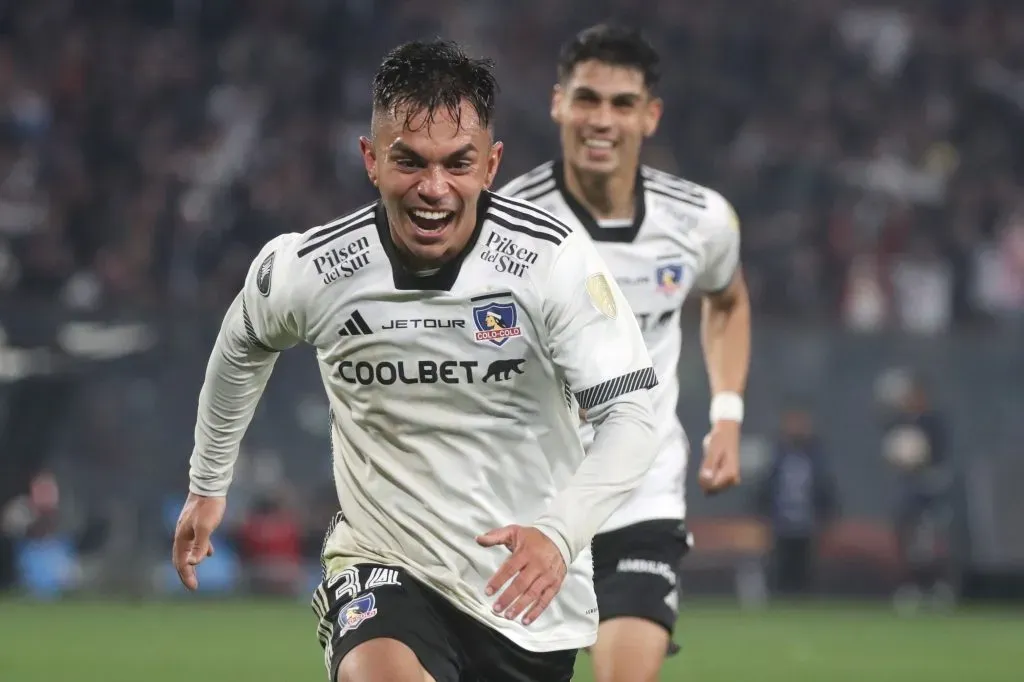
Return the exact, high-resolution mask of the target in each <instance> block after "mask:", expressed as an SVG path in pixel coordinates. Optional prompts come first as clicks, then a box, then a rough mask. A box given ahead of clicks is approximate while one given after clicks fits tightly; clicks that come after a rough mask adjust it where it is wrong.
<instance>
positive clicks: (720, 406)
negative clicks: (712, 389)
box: [710, 391, 743, 424]
mask: <svg viewBox="0 0 1024 682" xmlns="http://www.w3.org/2000/svg"><path fill="white" fill-rule="evenodd" d="M710 417H711V423H712V424H714V423H715V422H721V421H729V422H738V423H741V424H742V423H743V396H741V395H740V394H739V393H734V392H733V391H722V392H721V393H716V394H715V396H714V397H713V398H712V399H711V413H710Z"/></svg>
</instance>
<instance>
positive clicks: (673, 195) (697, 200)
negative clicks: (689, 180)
mask: <svg viewBox="0 0 1024 682" xmlns="http://www.w3.org/2000/svg"><path fill="white" fill-rule="evenodd" d="M644 189H645V190H647V191H648V192H650V193H651V194H657V195H658V196H661V197H665V198H666V199H672V200H673V201H675V202H678V203H681V204H686V205H687V206H694V207H696V208H707V207H708V204H707V202H706V201H704V197H703V196H691V195H687V194H684V193H683V192H680V191H679V190H674V189H671V188H669V187H666V186H665V185H662V184H660V183H655V182H654V181H652V180H647V181H646V182H644Z"/></svg>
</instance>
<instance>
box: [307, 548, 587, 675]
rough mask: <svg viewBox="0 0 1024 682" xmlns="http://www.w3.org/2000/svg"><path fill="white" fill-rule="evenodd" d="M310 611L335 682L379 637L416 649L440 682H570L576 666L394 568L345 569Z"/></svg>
mask: <svg viewBox="0 0 1024 682" xmlns="http://www.w3.org/2000/svg"><path fill="white" fill-rule="evenodd" d="M313 611H314V612H315V613H316V614H317V616H318V617H319V618H320V624H319V628H318V630H317V637H318V639H319V640H320V645H321V646H322V647H323V648H324V663H325V665H326V666H327V672H328V675H329V676H330V681H331V682H335V680H337V676H338V666H339V665H341V660H342V659H343V658H344V657H345V655H346V654H347V653H348V652H350V651H351V650H352V649H353V648H355V647H356V646H357V645H359V644H362V643H363V642H366V641H369V640H371V639H376V638H378V637H387V638H390V639H397V640H398V641H400V642H402V643H403V644H405V645H406V646H408V647H409V648H410V649H412V650H413V652H414V653H415V654H416V656H417V658H419V660H420V664H421V665H422V666H423V667H424V668H425V669H426V670H427V672H428V673H430V675H431V676H432V677H433V678H434V679H435V680H437V682H468V681H470V680H487V681H488V682H568V680H570V679H572V673H573V668H574V666H575V662H576V650H575V649H572V650H566V651H552V652H545V653H537V652H533V651H527V650H526V649H523V648H521V647H519V646H517V645H516V644H514V643H512V642H511V641H510V640H509V639H507V638H506V637H505V636H503V635H501V634H499V633H498V632H496V631H494V630H492V629H491V628H489V627H487V626H486V625H484V624H483V623H480V622H479V621H477V620H475V619H474V618H472V617H471V616H469V615H467V614H465V613H463V612H462V611H460V610H458V609H457V608H456V607H455V606H453V605H452V604H450V603H449V602H448V601H447V600H446V599H445V598H444V597H442V596H440V595H439V594H438V593H436V592H435V591H434V590H432V589H431V588H429V587H427V586H425V585H423V584H422V583H420V582H419V581H417V580H415V579H414V578H412V577H411V576H410V575H409V574H408V573H406V572H405V571H404V570H403V569H401V568H399V567H396V566H380V565H376V564H359V565H356V566H352V567H350V568H347V569H345V570H344V571H342V572H341V573H340V574H338V575H336V576H334V577H333V578H331V579H329V580H328V581H325V582H324V583H323V584H321V585H320V586H319V587H318V588H317V589H316V592H315V593H314V594H313Z"/></svg>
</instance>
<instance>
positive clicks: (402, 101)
mask: <svg viewBox="0 0 1024 682" xmlns="http://www.w3.org/2000/svg"><path fill="white" fill-rule="evenodd" d="M493 69H494V61H493V60H490V59H474V58H472V57H470V56H468V55H467V54H466V53H465V52H464V51H463V49H462V48H461V47H459V45H458V44H457V43H454V42H452V41H450V40H440V39H438V40H432V41H414V42H410V43H405V44H404V45H399V46H398V47H396V48H395V49H393V50H391V52H389V53H388V54H387V56H386V57H384V61H383V62H381V65H380V68H378V69H377V73H376V74H375V75H374V77H373V108H374V111H375V112H387V113H389V114H392V115H394V114H396V113H397V112H398V111H400V110H403V109H404V110H405V124H406V125H408V124H409V121H410V119H411V118H412V117H413V116H415V115H416V114H419V113H422V112H424V111H425V112H427V114H428V117H427V123H429V122H431V121H433V120H434V116H435V115H436V114H437V113H438V112H439V111H446V112H448V113H449V114H451V116H452V118H454V119H455V121H456V122H457V123H461V121H460V119H461V116H460V114H461V111H462V102H463V101H466V102H468V103H469V105H470V106H471V107H473V110H474V111H475V112H476V115H477V117H479V119H480V124H481V125H483V126H484V127H487V126H489V125H491V121H492V120H493V118H494V102H495V99H496V97H497V94H498V81H497V79H495V77H494V72H493Z"/></svg>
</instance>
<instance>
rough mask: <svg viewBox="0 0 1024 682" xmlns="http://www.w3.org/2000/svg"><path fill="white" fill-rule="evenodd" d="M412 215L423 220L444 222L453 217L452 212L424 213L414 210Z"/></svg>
mask: <svg viewBox="0 0 1024 682" xmlns="http://www.w3.org/2000/svg"><path fill="white" fill-rule="evenodd" d="M412 214H413V215H414V216H416V217H417V218H423V219H424V220H444V219H445V218H447V217H448V216H450V215H451V211H423V210H420V209H414V210H413V212H412Z"/></svg>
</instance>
